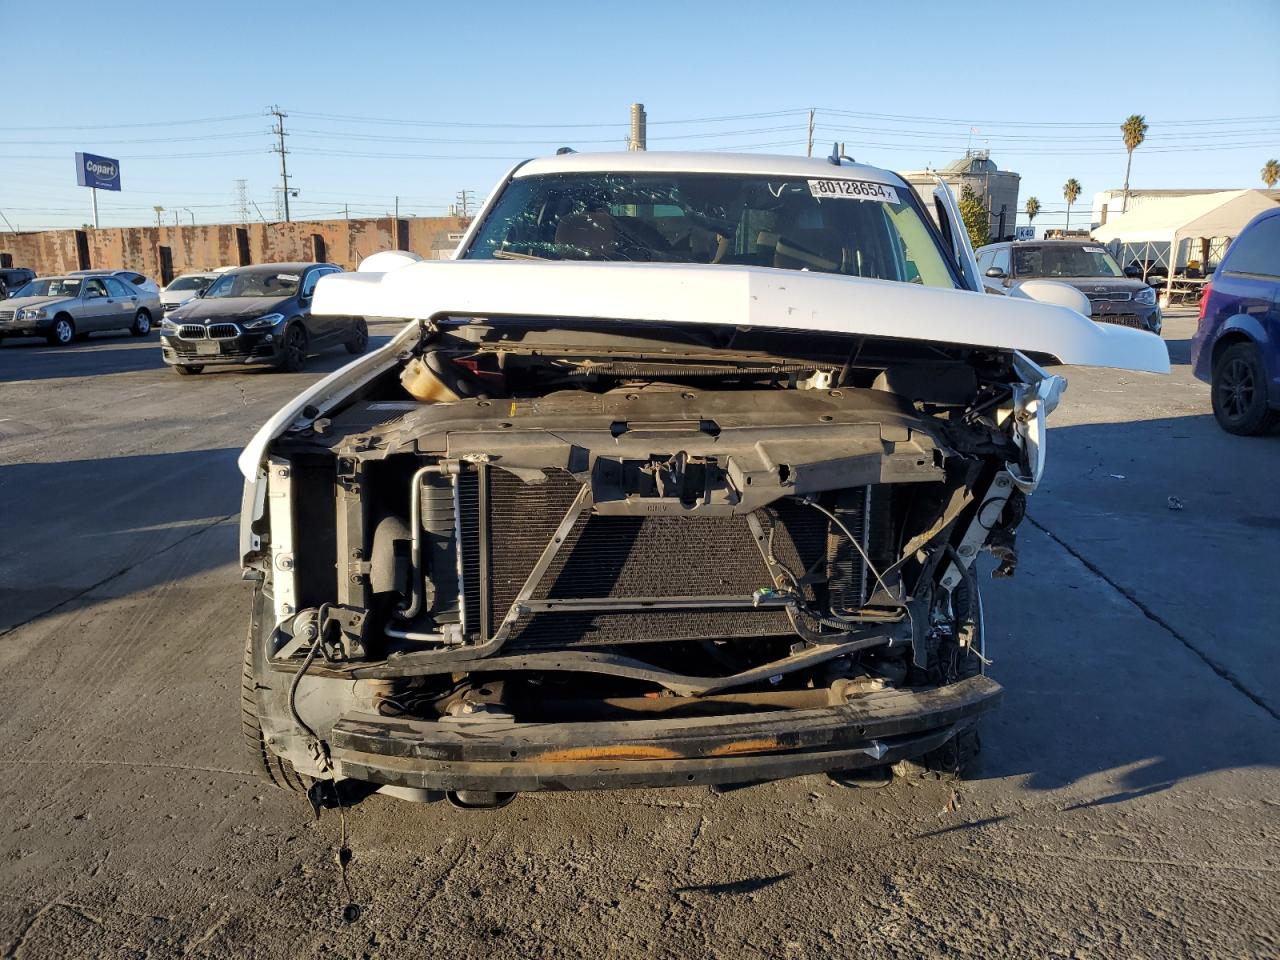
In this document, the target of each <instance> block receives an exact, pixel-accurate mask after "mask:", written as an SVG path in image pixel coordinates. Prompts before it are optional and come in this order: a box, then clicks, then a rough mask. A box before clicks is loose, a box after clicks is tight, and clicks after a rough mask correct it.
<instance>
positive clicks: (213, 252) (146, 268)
mask: <svg viewBox="0 0 1280 960" xmlns="http://www.w3.org/2000/svg"><path fill="white" fill-rule="evenodd" d="M467 223H468V221H467V220H464V219H462V218H461V217H414V218H412V219H408V218H401V220H400V222H399V229H397V228H396V221H395V220H394V219H392V218H389V217H383V218H380V219H376V220H305V221H295V222H293V223H249V224H244V225H240V224H209V225H199V226H194V227H193V226H178V227H173V226H164V227H107V228H104V229H101V230H92V229H90V230H43V231H40V232H37V233H7V234H0V253H4V254H9V255H10V256H12V258H13V263H14V266H19V267H30V268H31V269H32V270H34V271H35V272H36V273H37V274H40V275H41V276H47V275H50V274H57V273H65V272H67V271H69V270H79V269H84V268H86V267H92V268H95V269H121V268H128V269H130V270H137V271H138V272H139V273H145V274H146V275H147V276H149V277H154V278H155V279H156V280H158V281H163V282H167V280H168V279H169V278H168V277H165V276H163V275H162V272H161V259H160V248H161V247H168V248H169V251H170V255H171V256H172V263H173V266H172V270H173V272H174V273H184V272H186V271H188V270H208V269H212V268H214V267H222V266H229V265H230V266H236V265H239V264H240V263H241V259H242V257H241V253H240V250H239V247H238V245H237V239H236V233H237V231H238V230H244V231H245V233H246V234H247V237H248V241H249V262H250V263H275V262H281V261H290V260H310V259H311V258H312V251H313V250H314V249H315V241H314V239H313V238H314V237H315V236H319V237H320V238H321V240H322V242H323V245H324V249H325V252H326V255H327V256H328V259H329V261H330V262H331V263H336V264H338V265H339V266H340V267H343V268H344V269H347V270H354V269H355V268H356V266H357V265H358V264H359V263H360V261H361V260H363V259H364V258H365V257H367V256H369V255H370V254H374V253H378V252H379V251H381V250H392V249H396V248H397V246H399V248H400V249H408V250H412V251H413V252H414V253H417V254H419V255H420V256H422V257H425V258H428V259H432V258H437V257H438V256H439V251H440V250H444V249H448V248H451V247H453V246H454V244H455V242H456V241H453V240H451V239H450V235H453V236H457V235H458V234H461V233H462V232H463V231H464V230H465V229H466V226H467ZM77 234H80V235H83V238H84V239H83V241H81V243H82V245H83V248H84V249H85V250H87V252H88V260H89V262H88V263H87V264H84V263H81V260H82V259H83V258H82V257H81V256H80V255H79V253H78V249H77ZM397 240H398V243H397Z"/></svg>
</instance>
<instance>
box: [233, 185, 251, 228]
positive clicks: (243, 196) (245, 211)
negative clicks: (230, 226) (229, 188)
mask: <svg viewBox="0 0 1280 960" xmlns="http://www.w3.org/2000/svg"><path fill="white" fill-rule="evenodd" d="M236 205H237V206H239V208H240V211H239V212H240V222H241V223H248V222H249V181H248V180H237V181H236Z"/></svg>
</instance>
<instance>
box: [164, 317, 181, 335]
mask: <svg viewBox="0 0 1280 960" xmlns="http://www.w3.org/2000/svg"><path fill="white" fill-rule="evenodd" d="M160 332H161V333H168V334H174V333H177V332H178V325H177V323H175V322H174V321H173V319H172V318H170V317H165V318H164V319H163V320H161V321H160Z"/></svg>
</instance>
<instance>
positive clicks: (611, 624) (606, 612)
mask: <svg viewBox="0 0 1280 960" xmlns="http://www.w3.org/2000/svg"><path fill="white" fill-rule="evenodd" d="M930 199H931V202H933V201H934V200H935V199H936V201H937V202H938V203H939V205H940V208H941V209H942V210H943V213H942V215H941V221H942V227H941V232H939V229H938V228H935V226H934V225H933V223H932V221H931V219H930V216H929V214H927V213H926V212H925V208H924V206H923V204H922V203H921V201H920V199H919V198H918V197H917V196H916V194H915V192H914V191H913V190H912V188H911V187H910V186H909V185H908V184H907V183H906V182H905V181H904V180H903V179H902V178H900V177H899V176H897V175H896V174H893V173H890V172H888V171H885V170H879V169H876V168H873V167H869V166H859V165H854V164H850V163H842V162H839V161H835V162H827V161H823V160H816V159H807V158H804V157H767V156H732V155H726V154H680V153H642V152H632V153H623V154H597V155H589V154H565V155H562V156H556V157H551V158H546V159H540V160H533V161H530V162H528V163H526V164H523V165H521V166H519V167H517V168H516V169H515V170H514V171H512V172H511V173H510V174H509V175H508V177H507V178H506V179H505V180H504V181H503V182H502V183H501V184H500V185H499V187H498V188H497V190H496V191H495V192H494V194H493V198H492V199H491V200H490V201H489V202H488V203H487V204H486V207H485V209H484V210H483V211H482V212H481V214H480V217H479V218H478V220H477V222H476V223H475V224H474V225H473V226H472V228H471V230H470V231H469V232H468V235H467V238H466V239H465V240H464V241H463V244H462V245H461V247H460V248H459V250H458V253H457V256H458V258H459V259H457V260H454V261H423V262H417V263H411V262H407V261H410V260H412V259H413V258H412V256H411V255H409V254H405V253H399V252H387V253H382V254H377V255H375V256H373V257H370V258H369V259H368V260H367V261H366V262H365V263H364V264H362V265H361V269H360V272H357V273H351V274H338V275H334V276H328V277H325V278H324V279H323V280H321V281H320V283H319V286H318V287H317V288H316V294H315V303H314V305H313V308H312V314H313V316H316V317H331V318H342V317H347V316H351V315H365V316H381V317H401V318H404V319H405V320H408V321H410V322H409V323H408V325H407V326H406V327H405V328H404V329H403V330H402V331H401V332H400V334H399V335H398V336H396V337H395V338H394V340H393V341H392V342H391V343H390V344H389V345H387V346H385V347H383V348H381V349H379V350H377V351H374V352H373V353H370V354H369V355H368V356H366V357H363V358H361V359H359V360H356V361H355V362H354V363H352V364H350V365H348V366H347V367H345V368H343V369H342V370H340V371H338V372H337V373H335V374H332V375H331V376H329V377H328V378H327V379H325V380H323V381H321V382H320V383H318V384H316V385H314V386H313V387H311V388H310V389H308V390H307V391H305V392H304V393H303V394H301V395H300V396H299V397H297V398H296V399H295V400H294V401H293V402H291V403H289V404H288V405H287V406H286V407H285V408H284V409H282V410H280V411H279V412H278V413H277V414H276V415H275V416H273V417H272V418H271V419H270V420H269V421H268V422H267V424H266V425H265V426H264V427H263V428H262V430H261V431H260V432H259V433H258V434H257V435H256V436H255V437H254V439H253V440H252V442H251V443H250V444H249V446H248V447H247V448H246V449H245V451H244V452H243V454H242V455H241V457H240V461H239V464H240V468H241V470H242V472H243V473H244V476H245V480H246V489H245V497H244V500H243V503H244V511H243V513H242V527H241V541H240V542H241V550H242V559H243V564H244V567H245V578H246V579H249V580H252V581H255V583H256V589H255V593H254V598H253V606H252V613H251V617H250V631H249V639H248V642H247V644H246V649H245V669H244V687H243V691H242V692H243V705H244V711H245V712H244V729H245V731H246V732H247V735H248V737H249V746H250V750H251V754H252V757H253V762H254V763H255V765H256V766H257V769H258V770H259V771H260V772H261V773H262V774H263V775H264V776H265V777H269V778H271V779H273V780H274V781H275V782H276V783H278V784H280V785H283V786H288V787H293V788H298V789H302V788H305V787H307V785H308V784H310V783H311V782H312V780H313V778H314V779H315V780H316V781H332V780H340V779H352V780H358V781H365V782H368V783H371V784H373V785H375V786H380V788H381V789H384V790H387V791H388V792H392V793H395V794H396V795H398V796H402V797H408V798H412V799H430V798H433V797H439V796H441V793H440V791H443V792H445V793H446V794H447V795H448V796H449V797H450V798H451V799H452V800H453V801H454V802H455V803H457V804H460V805H463V806H493V805H497V804H500V803H502V802H505V801H506V800H508V799H510V796H511V794H512V793H513V792H515V791H522V790H566V789H604V788H618V787H649V786H673V785H690V784H704V785H705V784H716V783H741V782H749V781H756V780H763V779H770V778H779V777H788V776H795V775H799V774H806V773H816V772H822V771H848V770H851V769H860V768H877V769H878V770H882V771H883V770H886V769H887V765H889V764H896V765H897V770H899V771H901V772H904V773H907V772H912V771H914V772H917V773H918V772H922V771H932V772H938V773H954V772H956V771H958V770H960V769H963V767H964V765H965V763H966V762H967V760H968V759H969V758H970V757H971V756H972V754H973V753H974V752H975V751H976V748H977V739H976V735H975V733H974V724H975V723H976V721H977V719H978V717H979V716H980V715H981V714H982V713H983V712H984V711H986V710H988V709H990V708H991V707H992V706H993V705H994V704H995V703H996V701H997V700H998V699H999V697H1000V693H1001V688H1000V686H999V684H997V683H996V682H995V681H993V680H991V679H990V678H989V677H987V676H985V674H984V672H983V664H984V663H985V662H986V661H985V659H984V657H985V655H986V654H989V653H990V651H986V654H984V647H985V636H984V632H983V626H982V623H983V618H982V613H981V610H982V604H981V600H980V597H979V590H980V582H979V577H978V575H977V571H976V569H975V567H974V565H973V560H974V558H975V556H976V555H977V553H978V552H979V549H980V548H983V547H986V548H987V549H989V550H991V551H992V552H993V553H995V555H996V556H997V557H998V558H999V560H1000V563H1001V568H1000V569H1001V572H1003V573H1011V572H1012V571H1013V567H1014V564H1015V562H1016V553H1015V549H1014V548H1015V541H1014V531H1015V528H1016V527H1017V525H1018V523H1019V521H1020V520H1021V518H1022V516H1023V508H1024V498H1025V497H1026V495H1027V494H1029V493H1030V492H1031V491H1033V490H1034V489H1035V487H1036V485H1037V482H1038V481H1039V479H1040V476H1041V472H1042V470H1043V467H1044V440H1045V431H1044V427H1045V418H1046V416H1047V415H1048V414H1049V413H1050V412H1051V411H1052V410H1053V409H1054V407H1055V405H1056V404H1057V402H1058V397H1059V395H1060V393H1061V391H1062V389H1063V388H1064V386H1065V382H1064V381H1063V380H1062V379H1061V378H1059V377H1056V376H1050V375H1048V374H1047V373H1045V372H1044V371H1043V370H1041V369H1040V368H1039V367H1038V366H1037V365H1036V364H1035V363H1034V362H1032V360H1031V359H1030V356H1031V355H1035V356H1038V357H1043V358H1048V359H1051V360H1052V361H1054V362H1061V363H1066V364H1088V365H1095V366H1113V367H1121V368H1126V369H1134V370H1146V371H1154V372H1167V371H1168V368H1169V367H1168V354H1167V352H1166V350H1165V346H1164V343H1163V342H1162V341H1161V340H1160V339H1159V338H1158V337H1153V336H1151V335H1150V334H1148V333H1144V332H1140V331H1138V330H1128V329H1123V328H1120V327H1103V326H1102V325H1099V324H1095V323H1091V322H1089V321H1088V320H1087V319H1085V318H1084V317H1083V316H1081V315H1080V314H1079V313H1077V312H1075V311H1073V310H1070V309H1068V308H1064V307H1060V306H1054V305H1047V304H1044V303H1038V302H1034V301H1031V300H1024V299H1019V298H1012V297H1007V298H1006V297H983V296H975V295H974V293H975V292H977V291H980V290H981V280H980V277H979V274H978V272H977V265H976V263H975V261H974V259H973V251H972V248H971V247H970V246H969V243H968V239H967V235H966V233H965V229H964V226H963V222H962V220H961V218H960V214H959V210H958V206H957V204H956V202H955V199H954V197H952V195H951V194H950V192H949V191H948V190H947V189H946V188H945V186H940V187H939V188H938V189H937V191H936V193H935V197H933V198H930ZM544 261H558V262H555V263H546V262H544ZM1046 286H1051V287H1052V286H1056V285H1053V284H1046ZM209 302H211V301H210V300H209V299H208V298H206V299H205V300H202V301H200V304H201V305H202V306H203V305H204V304H207V303H209ZM184 309H186V308H184ZM998 411H999V412H998ZM317 789H319V787H318V788H317Z"/></svg>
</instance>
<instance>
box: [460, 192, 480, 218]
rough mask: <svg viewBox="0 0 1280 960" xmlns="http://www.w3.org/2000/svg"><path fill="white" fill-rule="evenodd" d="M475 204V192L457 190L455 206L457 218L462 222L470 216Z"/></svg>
mask: <svg viewBox="0 0 1280 960" xmlns="http://www.w3.org/2000/svg"><path fill="white" fill-rule="evenodd" d="M475 202H476V192H475V191H474V190H459V191H458V204H457V211H458V216H460V217H462V219H464V220H465V219H467V217H469V216H471V208H472V207H473V206H475Z"/></svg>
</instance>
